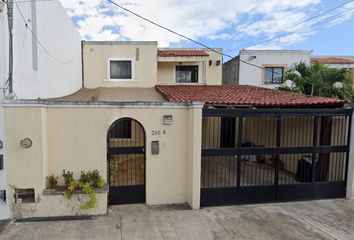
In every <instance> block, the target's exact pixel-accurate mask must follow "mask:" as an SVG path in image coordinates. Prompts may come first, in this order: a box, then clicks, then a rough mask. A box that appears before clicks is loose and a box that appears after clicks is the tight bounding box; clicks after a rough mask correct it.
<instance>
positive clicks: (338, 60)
mask: <svg viewBox="0 0 354 240" xmlns="http://www.w3.org/2000/svg"><path fill="white" fill-rule="evenodd" d="M310 61H311V63H316V62H318V63H323V64H325V65H326V66H328V67H329V68H338V69H347V70H348V71H349V74H350V76H351V78H352V79H353V80H354V56H311V59H310ZM353 88H354V83H353Z"/></svg>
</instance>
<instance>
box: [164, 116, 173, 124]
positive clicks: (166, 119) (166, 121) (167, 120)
mask: <svg viewBox="0 0 354 240" xmlns="http://www.w3.org/2000/svg"><path fill="white" fill-rule="evenodd" d="M172 121H173V117H172V115H163V124H164V125H171V124H172Z"/></svg>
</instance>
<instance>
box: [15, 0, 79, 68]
mask: <svg viewBox="0 0 354 240" xmlns="http://www.w3.org/2000/svg"><path fill="white" fill-rule="evenodd" d="M41 1H43V0H41ZM50 1H53V0H50ZM14 2H15V4H16V8H17V9H18V11H19V13H20V16H21V18H22V19H23V21H24V24H25V27H26V29H28V30H29V31H30V32H31V34H32V36H33V37H34V39H35V40H36V42H37V43H38V45H39V46H40V47H41V48H42V49H43V51H44V52H45V53H46V54H47V55H48V56H49V57H50V58H52V60H54V61H55V62H58V63H62V64H66V63H69V62H71V61H73V60H74V58H75V56H76V54H75V55H74V56H73V57H72V58H71V59H68V60H65V61H61V60H59V59H57V58H56V57H54V56H53V55H52V54H51V53H50V52H49V51H48V50H47V49H46V48H45V47H44V45H43V44H42V42H41V41H39V39H38V37H37V36H36V34H35V33H34V32H33V31H32V29H31V28H30V27H29V26H28V24H27V21H26V18H25V16H24V15H23V13H22V11H21V9H20V7H19V6H18V4H17V1H14Z"/></svg>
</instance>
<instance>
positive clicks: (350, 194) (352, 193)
mask: <svg viewBox="0 0 354 240" xmlns="http://www.w3.org/2000/svg"><path fill="white" fill-rule="evenodd" d="M350 134H351V138H350V148H349V164H348V180H347V198H354V178H353V174H354V117H353V118H352V129H351V133H350Z"/></svg>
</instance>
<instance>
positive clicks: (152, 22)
mask: <svg viewBox="0 0 354 240" xmlns="http://www.w3.org/2000/svg"><path fill="white" fill-rule="evenodd" d="M107 1H108V2H110V3H112V4H113V5H115V6H117V7H119V8H121V9H123V10H125V11H127V12H129V13H131V14H133V15H134V16H136V17H138V18H140V19H143V20H144V21H146V22H149V23H151V24H153V25H155V26H157V27H159V28H162V29H164V30H166V31H168V32H171V33H173V34H175V35H177V36H180V37H182V38H185V39H187V40H189V41H191V42H193V43H195V44H197V45H200V46H203V47H205V48H206V49H209V50H211V51H213V52H215V53H217V54H220V55H222V56H225V57H228V58H231V59H233V58H234V57H233V56H231V55H229V54H226V53H222V52H219V51H217V50H215V49H213V48H211V47H209V46H207V45H206V44H204V43H201V42H198V41H196V40H194V39H192V38H190V37H188V36H186V35H183V34H181V33H178V32H176V31H174V30H172V29H170V28H168V27H165V26H162V25H161V24H158V23H156V22H154V21H152V20H150V19H148V18H146V17H143V16H141V15H140V14H138V13H135V12H133V11H132V10H129V9H127V8H125V7H123V6H122V5H120V4H118V3H115V2H113V1H111V0H107ZM353 1H354V0H353ZM240 62H243V63H245V64H248V65H250V66H253V67H257V68H259V69H262V70H265V71H268V70H267V69H265V68H263V67H261V66H258V65H256V64H253V63H249V62H247V61H244V60H242V59H240ZM277 74H278V73H277ZM279 75H281V76H283V74H279Z"/></svg>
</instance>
